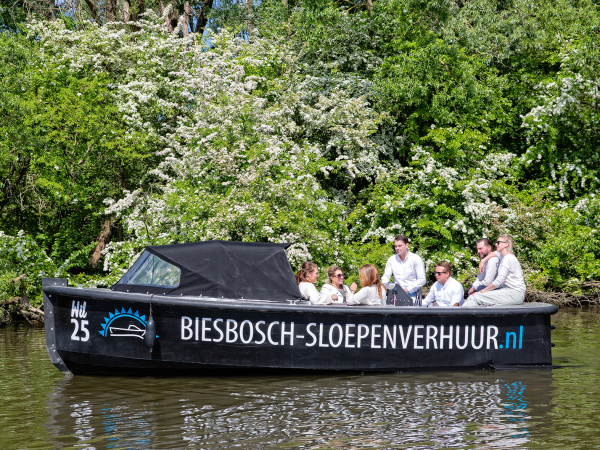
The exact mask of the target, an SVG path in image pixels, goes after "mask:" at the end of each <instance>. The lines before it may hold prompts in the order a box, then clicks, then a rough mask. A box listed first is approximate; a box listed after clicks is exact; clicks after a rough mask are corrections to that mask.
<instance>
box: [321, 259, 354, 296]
mask: <svg viewBox="0 0 600 450" xmlns="http://www.w3.org/2000/svg"><path fill="white" fill-rule="evenodd" d="M327 277H328V278H329V281H328V282H327V283H325V284H324V285H323V287H322V288H321V294H329V295H331V298H332V300H333V302H334V303H346V297H347V296H348V294H350V288H349V287H348V286H346V285H345V284H344V277H345V275H344V272H343V271H342V269H340V268H339V267H338V266H335V265H334V266H329V268H328V269H327Z"/></svg>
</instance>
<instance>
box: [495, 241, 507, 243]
mask: <svg viewBox="0 0 600 450" xmlns="http://www.w3.org/2000/svg"><path fill="white" fill-rule="evenodd" d="M496 244H506V241H496Z"/></svg>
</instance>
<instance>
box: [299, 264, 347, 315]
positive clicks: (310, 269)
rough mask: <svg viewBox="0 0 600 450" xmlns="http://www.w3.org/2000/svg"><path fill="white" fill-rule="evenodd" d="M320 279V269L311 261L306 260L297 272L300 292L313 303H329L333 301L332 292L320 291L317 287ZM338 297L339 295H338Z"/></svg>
mask: <svg viewBox="0 0 600 450" xmlns="http://www.w3.org/2000/svg"><path fill="white" fill-rule="evenodd" d="M318 279H319V269H318V267H317V265H316V264H315V263H313V262H310V261H304V262H303V263H302V267H301V268H300V270H299V271H298V273H297V274H296V281H297V282H298V288H299V289H300V294H302V297H304V298H305V299H306V300H308V301H309V302H310V303H311V304H312V305H329V304H330V303H332V302H333V299H332V298H331V294H327V293H320V292H319V291H318V290H317V288H316V287H315V283H316V282H317V280H318ZM336 299H337V296H336Z"/></svg>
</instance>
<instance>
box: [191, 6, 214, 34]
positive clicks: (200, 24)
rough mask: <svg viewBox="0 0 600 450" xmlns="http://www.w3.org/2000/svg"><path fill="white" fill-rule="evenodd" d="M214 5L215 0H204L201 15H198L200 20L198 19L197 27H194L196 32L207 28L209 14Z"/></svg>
mask: <svg viewBox="0 0 600 450" xmlns="http://www.w3.org/2000/svg"><path fill="white" fill-rule="evenodd" d="M212 7H213V0H204V1H203V2H202V7H201V8H200V15H199V16H198V20H197V21H196V27H195V29H194V32H195V33H200V34H202V33H204V29H205V28H206V23H207V22H208V14H209V13H210V10H211V9H212Z"/></svg>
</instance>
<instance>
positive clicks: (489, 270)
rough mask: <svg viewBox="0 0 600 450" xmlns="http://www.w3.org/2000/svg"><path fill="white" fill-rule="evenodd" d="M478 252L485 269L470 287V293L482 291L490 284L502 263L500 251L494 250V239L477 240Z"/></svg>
mask: <svg viewBox="0 0 600 450" xmlns="http://www.w3.org/2000/svg"><path fill="white" fill-rule="evenodd" d="M477 254H478V255H479V258H480V259H481V262H482V263H483V270H482V271H481V269H480V272H479V274H478V275H477V278H476V279H475V281H474V282H473V285H472V286H471V288H470V289H469V293H468V294H469V295H473V294H474V293H475V292H477V291H481V290H482V289H483V288H485V287H486V286H488V285H489V284H490V283H491V282H492V281H494V279H495V278H496V274H497V273H498V265H499V264H500V257H501V256H502V254H501V253H500V252H498V253H496V252H493V251H492V241H490V240H489V239H488V238H483V239H479V240H478V241H477Z"/></svg>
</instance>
